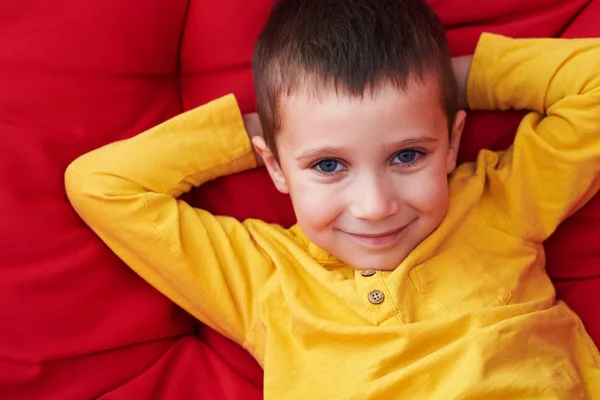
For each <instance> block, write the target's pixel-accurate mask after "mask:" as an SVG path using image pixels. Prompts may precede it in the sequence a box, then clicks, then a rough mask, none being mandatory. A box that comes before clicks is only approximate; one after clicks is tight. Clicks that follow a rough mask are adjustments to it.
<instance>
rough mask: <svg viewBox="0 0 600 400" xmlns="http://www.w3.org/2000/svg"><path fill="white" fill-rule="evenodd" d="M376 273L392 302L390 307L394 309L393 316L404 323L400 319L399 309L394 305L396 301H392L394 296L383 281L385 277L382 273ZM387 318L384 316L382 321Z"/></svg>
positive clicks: (402, 322)
mask: <svg viewBox="0 0 600 400" xmlns="http://www.w3.org/2000/svg"><path fill="white" fill-rule="evenodd" d="M377 275H379V281H380V282H381V284H382V286H383V287H384V288H385V291H386V292H387V295H388V296H389V297H390V302H391V303H392V307H394V311H395V313H394V316H395V317H396V318H398V320H399V321H400V323H401V324H404V321H403V320H402V317H401V316H400V310H399V309H398V307H397V306H396V302H395V301H394V296H393V295H392V292H391V291H390V288H389V287H388V285H387V283H386V282H385V279H383V275H382V274H381V273H378V274H377ZM387 320H389V318H386V319H385V320H384V321H387Z"/></svg>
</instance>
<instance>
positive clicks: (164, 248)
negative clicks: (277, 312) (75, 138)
mask: <svg viewBox="0 0 600 400" xmlns="http://www.w3.org/2000/svg"><path fill="white" fill-rule="evenodd" d="M254 166H255V159H254V155H253V153H252V150H251V145H250V141H249V139H248V137H247V134H246V132H245V130H244V125H243V121H242V119H241V115H240V112H239V109H238V107H237V104H236V101H235V99H234V98H233V96H226V97H224V98H222V99H219V100H216V101H213V102H211V103H209V104H207V105H204V106H202V107H199V108H196V109H194V110H191V111H189V112H187V113H184V114H182V115H179V116H177V117H175V118H173V119H171V120H169V121H167V122H165V123H163V124H161V125H159V126H157V127H155V128H152V129H150V130H149V131H147V132H144V133H142V134H140V135H138V136H136V137H133V138H131V139H128V140H124V141H120V142H115V143H112V144H109V145H107V146H105V147H102V148H100V149H98V150H95V151H92V152H90V153H88V154H85V155H83V156H81V157H80V158H78V159H77V160H75V161H74V162H73V163H72V164H71V165H70V166H69V167H68V169H67V171H66V174H65V185H66V190H67V194H68V196H69V199H70V201H71V203H72V204H73V207H74V208H75V210H76V211H77V212H78V213H79V215H80V216H81V217H82V219H83V220H84V221H85V222H86V223H87V224H88V225H89V226H90V227H91V228H92V229H93V230H94V231H95V232H96V233H97V234H98V236H99V237H100V238H101V239H102V240H103V241H104V242H105V243H106V244H107V245H108V246H109V247H110V248H111V249H112V250H113V251H114V252H115V253H116V254H117V255H118V256H119V257H120V258H121V259H122V260H123V261H125V263H127V264H128V265H129V266H130V267H131V268H132V269H133V270H134V271H136V272H137V273H138V274H139V275H140V276H142V277H143V278H144V279H145V280H146V281H148V282H149V283H150V284H152V285H153V286H154V287H156V288H157V289H158V290H160V291H161V292H162V293H163V294H165V295H166V296H167V297H169V298H170V299H171V300H173V301H175V302H176V303H177V304H179V305H180V306H181V307H183V308H184V309H186V310H187V311H188V312H190V313H191V314H192V315H194V316H195V317H196V318H198V319H200V320H202V321H203V322H205V323H207V324H209V325H210V326H212V327H213V328H215V329H217V330H219V331H220V332H222V333H224V334H225V335H227V336H229V337H230V338H232V339H234V340H236V341H237V342H239V343H243V342H244V341H245V337H246V333H247V329H248V327H249V325H250V324H251V323H252V319H253V318H254V312H255V310H254V308H255V307H254V302H253V296H254V290H255V288H257V287H260V285H261V284H262V283H263V281H264V279H266V276H267V275H268V273H267V272H266V270H265V268H263V267H265V266H268V265H269V262H268V260H266V259H265V257H264V255H263V253H262V252H261V250H260V249H259V248H258V247H257V246H256V245H255V242H254V241H253V240H252V237H251V235H250V234H249V232H248V230H247V229H246V227H245V225H244V224H242V223H240V222H238V221H236V220H235V219H233V218H227V217H215V216H213V215H211V214H210V213H208V212H206V211H203V210H198V209H195V208H193V207H191V206H190V205H188V204H187V203H185V202H183V201H181V200H178V199H177V197H178V196H180V195H181V194H182V193H184V192H186V191H188V190H190V189H191V188H192V187H193V186H198V185H201V184H202V183H204V182H206V181H208V180H211V179H215V178H217V177H219V176H222V175H227V174H232V173H236V172H239V171H243V170H246V169H249V168H253V167H254Z"/></svg>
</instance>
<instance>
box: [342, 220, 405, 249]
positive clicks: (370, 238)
mask: <svg viewBox="0 0 600 400" xmlns="http://www.w3.org/2000/svg"><path fill="white" fill-rule="evenodd" d="M407 226H408V225H405V226H403V227H402V228H398V229H395V230H393V231H388V232H383V233H376V234H371V233H368V234H366V233H360V234H359V233H350V232H346V233H347V234H348V235H350V236H351V237H353V238H354V239H356V240H357V241H359V242H361V243H362V244H366V245H367V246H369V247H385V246H389V245H391V244H394V243H395V242H396V241H397V239H398V238H399V237H400V236H401V235H402V233H404V231H405V230H406V227H407Z"/></svg>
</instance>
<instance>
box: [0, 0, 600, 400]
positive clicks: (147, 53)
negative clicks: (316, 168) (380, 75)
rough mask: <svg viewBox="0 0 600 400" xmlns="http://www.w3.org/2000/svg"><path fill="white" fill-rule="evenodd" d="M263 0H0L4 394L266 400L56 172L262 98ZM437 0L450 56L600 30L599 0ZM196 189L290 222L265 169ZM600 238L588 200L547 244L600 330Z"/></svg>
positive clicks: (470, 142) (480, 123)
mask: <svg viewBox="0 0 600 400" xmlns="http://www.w3.org/2000/svg"><path fill="white" fill-rule="evenodd" d="M271 2H272V0H254V1H253V2H239V1H237V0H220V1H210V2H207V1H191V2H189V4H188V1H185V0H147V1H145V2H144V6H143V7H140V6H139V5H137V4H136V3H135V4H134V3H131V2H122V1H117V0H87V1H85V2H81V1H77V0H60V1H59V2H50V3H48V2H46V1H42V0H28V1H20V2H10V1H5V2H1V3H0V32H2V35H0V88H2V90H0V132H1V134H0V156H1V158H0V159H1V160H2V161H1V163H0V184H1V185H2V187H3V189H2V196H0V249H1V253H0V254H1V258H0V260H1V262H2V263H1V264H0V267H1V268H0V321H2V328H1V329H0V398H3V399H31V398H44V399H81V398H97V397H99V396H101V395H103V394H105V395H106V396H105V397H104V398H109V399H130V398H149V397H151V396H152V395H154V396H155V397H157V398H161V399H180V398H190V397H191V398H206V399H239V398H244V399H259V398H261V387H262V382H261V378H262V376H261V371H260V368H259V367H258V366H257V364H256V363H255V362H254V361H253V360H252V359H251V358H250V356H249V355H248V354H246V353H245V352H244V351H243V350H242V349H241V348H239V347H238V346H237V345H235V344H233V343H231V342H229V341H228V340H226V339H224V338H223V337H221V336H220V335H218V334H216V333H215V332H213V331H210V330H207V329H205V328H203V327H202V326H197V324H196V323H195V321H194V320H193V319H192V318H191V317H190V316H188V315H187V314H186V313H184V312H182V311H181V310H180V309H179V308H177V307H176V306H174V305H173V304H172V303H171V302H169V301H168V300H167V299H165V298H164V297H163V296H161V295H160V294H158V293H157V292H156V291H155V290H153V289H152V288H151V287H149V286H148V285H147V284H146V283H144V282H143V281H142V280H141V279H139V278H138V277H137V276H136V275H135V274H134V273H132V272H131V271H130V270H129V269H128V268H127V267H126V266H124V265H123V264H122V263H121V262H120V261H119V260H118V259H117V258H116V257H115V256H114V255H112V254H111V252H110V251H109V250H108V249H107V248H106V247H105V246H104V245H103V244H102V243H101V242H100V241H99V240H98V239H97V238H96V237H95V236H94V235H93V233H91V232H90V231H89V230H88V229H87V228H86V227H85V226H84V225H83V223H82V222H81V221H80V220H79V219H78V218H77V216H76V215H75V213H74V212H73V211H72V210H71V208H70V206H69V204H68V202H67V200H66V197H65V195H64V188H63V185H62V175H63V171H64V168H65V167H66V165H67V164H68V163H69V162H70V161H71V160H72V159H74V158H75V157H77V156H78V155H80V154H82V153H84V152H86V151H88V150H90V149H92V148H94V147H97V146H99V145H101V144H104V143H107V142H110V141H112V140H116V139H121V138H125V137H129V136H132V135H134V134H135V133H137V132H140V131H142V130H144V129H146V128H148V127H150V126H152V125H154V124H156V123H158V122H160V121H163V120H165V119H167V118H169V117H171V116H173V115H175V114H177V113H179V112H181V111H183V110H187V109H189V108H191V107H194V106H196V105H199V104H201V103H204V102H206V101H208V100H210V99H212V98H214V97H217V96H220V95H222V94H224V93H227V92H234V93H236V95H237V96H238V98H239V100H240V104H241V107H242V109H243V111H251V110H253V108H254V100H253V89H252V81H251V74H250V69H249V59H250V55H251V51H252V46H253V43H254V40H255V39H256V36H257V35H258V32H259V30H260V27H261V25H262V23H263V22H264V20H265V18H266V15H267V13H268V8H269V6H270V4H271ZM588 3H589V5H588V6H587V7H586V8H585V9H584V10H583V11H582V12H581V13H580V14H578V13H579V11H581V10H582V8H584V6H585V5H586V4H588ZM241 4H243V5H244V6H243V7H242V6H241ZM250 4H252V6H250ZM431 4H433V6H434V7H435V8H436V10H437V11H438V13H439V14H440V15H441V17H442V19H443V21H444V23H445V25H446V26H447V27H448V28H449V29H448V38H449V41H450V45H451V48H452V50H453V52H454V54H457V55H458V54H464V53H468V52H471V51H472V50H473V48H474V46H475V43H476V41H477V37H478V35H479V33H480V32H481V31H482V30H489V31H494V32H498V33H504V34H508V35H512V36H523V37H526V36H556V35H559V34H561V33H563V34H564V35H565V36H568V37H578V36H600V28H599V27H598V24H597V21H598V19H599V18H600V0H593V1H591V2H588V1H587V0H571V1H569V2H565V1H562V0H531V1H522V0H506V1H503V2H486V1H480V0H438V1H433V0H431ZM565 28H566V29H565ZM519 117H520V114H518V113H512V114H511V113H505V114H498V113H491V114H474V115H471V116H470V119H469V123H468V127H467V132H465V139H464V143H463V148H462V150H461V159H463V160H468V159H473V158H474V155H475V153H476V151H477V150H478V149H479V148H481V147H492V148H496V149H498V148H503V147H506V146H507V145H508V144H510V141H511V139H512V135H513V134H514V130H515V128H516V125H517V123H518V120H519ZM189 198H190V199H191V201H192V202H194V203H196V204H199V205H203V206H205V207H207V208H208V209H210V210H212V211H213V212H216V213H221V214H230V215H234V216H236V217H238V218H246V217H250V216H252V217H260V218H263V219H266V220H268V221H273V222H279V223H281V224H283V225H290V224H292V223H293V222H294V216H293V213H292V210H291V205H290V202H289V199H288V198H287V197H285V196H282V195H280V194H278V193H277V192H276V191H275V190H274V188H273V186H272V184H271V183H270V182H269V180H268V177H267V176H266V173H265V172H264V171H262V170H259V171H251V172H247V173H244V174H240V175H237V176H232V177H228V178H225V179H221V180H219V181H216V182H213V183H211V184H209V185H206V186H205V187H203V188H202V189H201V190H197V191H195V192H194V193H192V195H191V196H190V197H189ZM599 234H600V200H598V199H596V200H594V201H593V202H592V203H590V204H589V205H588V206H586V207H585V209H583V210H582V211H581V212H579V213H578V214H577V215H576V216H574V217H573V218H571V219H570V220H569V221H567V222H566V223H565V224H564V226H562V227H561V228H560V229H559V230H558V231H557V233H556V234H555V235H554V236H553V237H552V238H551V240H550V241H549V242H548V246H547V248H548V270H549V272H550V273H551V275H552V277H553V278H554V280H555V282H556V284H557V288H558V291H559V295H560V296H561V297H562V298H564V299H565V300H566V301H568V303H569V304H570V305H571V306H572V307H573V308H574V309H575V310H576V311H577V312H578V313H579V314H580V315H581V316H582V318H583V320H584V322H585V324H586V326H587V327H588V330H589V331H590V333H591V334H592V335H593V337H594V338H595V340H596V341H597V343H600V323H599V322H598V319H597V318H594V317H597V314H598V313H597V312H596V311H595V308H594V307H593V306H592V305H593V304H599V300H600V298H599V296H600V295H599V293H600V266H598V265H599V263H598V261H600V249H597V246H594V243H595V242H596V241H597V239H596V238H597V236H598V235H599ZM198 327H199V328H200V333H201V335H196V334H195V333H196V332H197V328H198Z"/></svg>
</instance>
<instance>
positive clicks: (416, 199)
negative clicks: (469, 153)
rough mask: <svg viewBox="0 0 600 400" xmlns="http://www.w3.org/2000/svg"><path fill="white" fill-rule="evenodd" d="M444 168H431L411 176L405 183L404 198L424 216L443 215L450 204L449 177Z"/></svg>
mask: <svg viewBox="0 0 600 400" xmlns="http://www.w3.org/2000/svg"><path fill="white" fill-rule="evenodd" d="M443 167H444V168H441V167H439V168H430V169H424V170H422V171H419V172H418V173H416V174H412V175H411V176H410V181H411V182H404V183H403V185H402V186H403V192H404V195H403V198H404V201H406V202H407V203H408V204H409V205H410V206H411V207H413V208H415V209H417V210H419V211H420V212H421V213H422V214H429V215H438V214H440V215H443V214H445V212H446V208H447V204H448V176H447V174H446V170H445V166H443Z"/></svg>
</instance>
